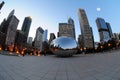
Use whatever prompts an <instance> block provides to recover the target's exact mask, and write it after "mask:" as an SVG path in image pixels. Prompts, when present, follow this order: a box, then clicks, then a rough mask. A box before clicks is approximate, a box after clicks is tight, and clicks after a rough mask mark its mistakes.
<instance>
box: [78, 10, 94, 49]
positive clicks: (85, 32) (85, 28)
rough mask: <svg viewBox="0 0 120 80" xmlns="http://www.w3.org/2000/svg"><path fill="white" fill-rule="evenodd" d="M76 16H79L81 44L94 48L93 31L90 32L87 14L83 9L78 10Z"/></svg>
mask: <svg viewBox="0 0 120 80" xmlns="http://www.w3.org/2000/svg"><path fill="white" fill-rule="evenodd" d="M78 17H79V22H80V27H81V35H82V41H83V42H82V43H83V46H84V48H89V49H92V48H94V45H93V44H94V43H93V33H92V32H91V28H90V25H89V22H88V19H87V15H86V13H85V10H84V9H79V10H78Z"/></svg>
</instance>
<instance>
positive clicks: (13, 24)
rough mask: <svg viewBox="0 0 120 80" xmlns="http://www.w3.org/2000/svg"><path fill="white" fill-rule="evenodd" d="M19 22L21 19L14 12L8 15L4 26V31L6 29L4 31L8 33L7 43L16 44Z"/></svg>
mask: <svg viewBox="0 0 120 80" xmlns="http://www.w3.org/2000/svg"><path fill="white" fill-rule="evenodd" d="M18 23H19V20H18V19H17V17H16V16H15V15H14V14H12V15H11V16H9V17H8V19H7V21H6V25H5V26H4V27H3V31H5V32H4V33H5V34H6V40H5V44H6V45H13V44H14V42H15V35H16V30H17V26H18Z"/></svg>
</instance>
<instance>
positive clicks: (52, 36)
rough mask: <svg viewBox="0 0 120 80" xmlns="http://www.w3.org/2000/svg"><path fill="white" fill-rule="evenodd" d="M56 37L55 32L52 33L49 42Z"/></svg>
mask: <svg viewBox="0 0 120 80" xmlns="http://www.w3.org/2000/svg"><path fill="white" fill-rule="evenodd" d="M55 38H56V36H55V34H54V33H50V39H49V44H50V43H51V42H52V40H54V39H55Z"/></svg>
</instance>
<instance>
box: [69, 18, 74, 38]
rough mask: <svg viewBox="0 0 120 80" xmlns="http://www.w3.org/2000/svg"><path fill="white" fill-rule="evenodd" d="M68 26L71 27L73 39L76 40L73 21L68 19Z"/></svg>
mask: <svg viewBox="0 0 120 80" xmlns="http://www.w3.org/2000/svg"><path fill="white" fill-rule="evenodd" d="M68 24H70V25H72V30H73V33H72V34H73V38H74V39H76V35H75V25H74V21H73V19H72V18H69V19H68Z"/></svg>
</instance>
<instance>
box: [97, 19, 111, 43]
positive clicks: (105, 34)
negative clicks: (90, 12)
mask: <svg viewBox="0 0 120 80" xmlns="http://www.w3.org/2000/svg"><path fill="white" fill-rule="evenodd" d="M96 24H97V27H98V31H99V35H100V42H107V41H108V40H110V34H109V30H108V26H107V25H106V22H105V20H104V19H102V18H97V19H96ZM109 27H110V26H109Z"/></svg>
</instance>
